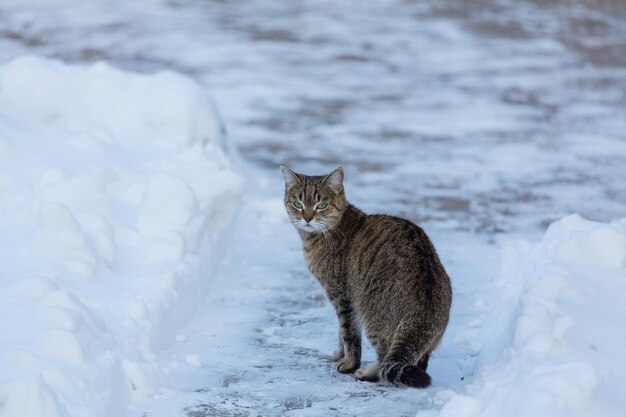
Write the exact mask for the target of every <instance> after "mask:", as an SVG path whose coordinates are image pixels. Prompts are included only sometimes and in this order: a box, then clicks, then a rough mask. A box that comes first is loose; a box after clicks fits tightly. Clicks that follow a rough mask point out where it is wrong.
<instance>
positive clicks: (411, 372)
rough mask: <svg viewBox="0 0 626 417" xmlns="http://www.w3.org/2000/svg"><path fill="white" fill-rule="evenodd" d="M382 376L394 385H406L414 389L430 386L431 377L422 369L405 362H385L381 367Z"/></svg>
mask: <svg viewBox="0 0 626 417" xmlns="http://www.w3.org/2000/svg"><path fill="white" fill-rule="evenodd" d="M380 376H381V377H382V378H384V379H386V380H387V381H389V382H391V383H392V384H394V385H400V384H402V385H406V386H408V387H413V388H426V387H428V386H430V375H428V374H427V373H426V371H424V370H423V369H422V368H420V367H418V366H414V365H409V364H408V363H403V362H387V361H385V362H384V363H383V364H382V366H381V367H380Z"/></svg>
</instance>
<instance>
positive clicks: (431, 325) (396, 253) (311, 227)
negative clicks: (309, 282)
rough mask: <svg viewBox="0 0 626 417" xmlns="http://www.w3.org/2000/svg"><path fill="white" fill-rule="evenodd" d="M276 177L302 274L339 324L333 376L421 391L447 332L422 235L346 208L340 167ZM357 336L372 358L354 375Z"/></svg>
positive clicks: (448, 293) (436, 275)
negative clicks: (322, 294)
mask: <svg viewBox="0 0 626 417" xmlns="http://www.w3.org/2000/svg"><path fill="white" fill-rule="evenodd" d="M281 169H282V172H283V176H284V178H285V199H284V202H285V207H286V209H287V213H288V215H289V217H290V219H291V221H292V223H293V224H294V226H295V227H296V229H297V231H298V233H299V235H300V238H301V239H302V245H303V249H304V258H305V261H306V264H307V267H308V269H309V270H310V271H311V273H312V274H313V275H314V276H315V277H316V278H317V280H318V281H319V282H320V284H321V285H322V287H323V288H324V290H325V291H326V295H327V296H328V298H329V300H330V301H331V303H332V305H333V307H334V308H335V311H336V313H337V316H338V318H339V346H338V348H337V350H336V351H335V352H334V353H333V355H332V359H333V360H334V361H335V364H336V367H337V370H338V371H339V372H341V373H354V374H355V377H356V379H358V380H361V381H370V382H376V381H379V380H380V379H381V378H383V379H386V380H388V381H389V382H391V383H392V384H394V385H405V386H409V387H417V388H426V387H428V386H429V385H430V383H431V377H430V375H429V374H428V373H427V372H426V369H427V367H428V360H429V358H430V354H431V352H432V351H433V350H434V349H435V348H436V347H437V345H438V344H439V342H440V340H441V338H442V336H443V333H444V330H445V328H446V326H447V324H448V318H449V313H450V306H451V302H452V288H451V284H450V279H449V277H448V275H447V274H446V271H445V270H444V268H443V265H442V264H441V262H440V260H439V257H438V255H437V252H436V251H435V248H434V247H433V245H432V243H431V241H430V239H429V238H428V236H426V233H424V231H423V230H422V229H421V228H420V227H418V226H417V225H415V224H414V223H412V222H410V221H408V220H405V219H401V218H398V217H393V216H387V215H367V214H365V213H363V212H362V211H361V210H359V209H358V208H356V207H355V206H353V205H352V204H350V203H348V201H347V200H346V196H345V192H344V187H343V179H344V172H343V169H342V168H341V167H339V168H337V169H335V170H334V171H332V172H331V173H329V174H327V175H323V176H307V175H303V174H299V173H296V172H294V171H292V170H291V169H289V168H287V167H284V166H281ZM362 330H364V331H365V334H366V335H367V338H368V339H369V341H370V343H371V344H372V346H373V347H374V349H375V350H376V354H377V361H376V363H375V364H374V365H372V366H370V367H361V332H362Z"/></svg>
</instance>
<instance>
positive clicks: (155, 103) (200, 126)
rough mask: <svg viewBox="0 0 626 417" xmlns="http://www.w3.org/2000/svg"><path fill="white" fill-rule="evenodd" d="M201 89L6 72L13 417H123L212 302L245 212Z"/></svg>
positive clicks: (7, 326) (3, 333) (3, 330)
mask: <svg viewBox="0 0 626 417" xmlns="http://www.w3.org/2000/svg"><path fill="white" fill-rule="evenodd" d="M220 131H221V130H220V123H219V119H218V118H217V117H216V115H215V112H214V109H213V105H212V103H211V100H210V98H209V96H208V95H207V94H206V93H205V92H204V91H203V89H202V88H201V87H200V86H199V85H198V84H196V83H195V82H194V81H192V80H190V79H188V78H186V77H184V76H182V75H178V74H174V73H171V72H164V73H159V74H154V75H141V74H134V73H129V72H126V71H120V70H117V69H114V68H111V67H109V66H108V65H106V64H104V63H99V64H95V65H92V66H86V67H84V66H70V65H66V64H63V63H61V62H57V61H50V60H44V59H41V58H36V57H24V58H19V59H16V60H15V61H12V62H10V63H8V64H6V65H4V66H2V67H0V230H2V234H0V315H1V316H2V317H3V320H1V321H0V417H18V416H19V417H57V416H59V417H68V416H72V417H105V416H107V417H108V416H111V417H119V416H120V415H123V414H124V410H125V408H126V405H127V403H128V400H129V399H130V398H132V397H133V396H145V395H149V394H151V393H153V392H154V390H155V389H156V387H157V386H158V384H159V379H160V377H161V375H160V370H159V368H158V367H157V366H156V362H155V361H154V360H155V358H156V354H157V353H158V352H159V351H160V350H162V349H164V348H165V347H167V346H168V345H169V344H170V343H171V342H172V341H173V340H174V338H175V336H176V334H178V333H177V329H178V328H180V326H182V325H183V324H184V323H185V322H186V321H188V320H189V318H190V317H191V315H192V313H193V312H194V310H195V308H196V307H197V305H198V303H199V302H201V301H202V300H203V297H204V296H205V295H206V292H207V290H208V285H209V282H210V276H211V268H212V266H213V264H214V260H215V256H216V254H215V250H216V248H217V246H216V239H217V238H218V237H219V235H220V233H221V232H223V231H224V229H225V228H226V227H227V226H228V224H229V223H230V221H231V220H232V217H233V215H234V213H235V211H236V210H237V207H238V204H239V195H240V188H241V187H240V185H241V179H240V177H239V175H237V174H236V173H234V172H233V171H232V169H231V167H230V162H229V157H228V155H227V154H226V152H225V151H224V148H223V143H222V141H223V139H222V137H221V136H220Z"/></svg>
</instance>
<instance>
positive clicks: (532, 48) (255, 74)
mask: <svg viewBox="0 0 626 417" xmlns="http://www.w3.org/2000/svg"><path fill="white" fill-rule="evenodd" d="M625 16H626V3H625V2H623V1H621V0H605V1H601V2H599V1H594V0H575V1H557V2H554V1H546V0H537V1H530V2H528V1H526V2H520V1H514V0H467V1H457V2H450V1H444V2H442V1H406V0H372V1H367V2H363V1H351V0H345V1H340V2H337V1H331V0H317V1H314V2H310V1H292V0H282V1H281V0H255V1H239V2H238V1H197V0H134V1H124V0H90V1H84V2H77V1H75V0H3V1H2V2H0V63H2V64H6V63H9V62H11V61H13V60H14V59H15V58H17V57H20V56H23V55H24V54H37V55H39V56H46V57H49V58H54V59H57V60H60V61H62V62H65V63H74V64H78V65H80V67H75V66H68V65H64V64H60V63H53V62H49V61H46V63H44V62H42V61H41V60H39V59H35V58H26V59H19V60H17V61H13V62H12V63H10V64H7V65H5V66H4V67H3V71H4V72H3V74H5V75H2V79H3V80H5V81H6V82H4V83H3V84H2V87H3V92H0V96H1V99H0V101H2V100H4V101H2V102H3V104H2V107H1V111H0V172H1V174H0V214H1V215H2V216H0V226H1V229H0V230H1V231H2V236H0V246H1V248H0V249H2V250H1V251H0V253H1V255H0V256H1V257H2V265H1V266H0V271H1V272H0V274H1V277H2V281H0V282H1V284H0V285H2V288H0V289H1V290H2V291H1V292H0V301H1V303H0V313H2V314H3V317H5V319H4V320H2V321H1V324H0V331H1V333H0V384H1V388H0V396H1V397H0V404H2V407H5V408H0V415H1V416H2V417H6V416H7V414H8V415H9V417H15V414H14V411H15V410H16V409H18V410H19V414H18V416H19V417H25V416H28V415H31V416H35V417H40V416H41V413H42V412H43V411H42V410H45V413H46V414H45V415H47V416H48V415H49V416H51V417H54V413H56V414H57V415H59V414H60V415H65V416H72V417H73V416H79V417H80V416H92V415H96V416H100V415H107V416H111V417H121V416H128V417H147V416H149V417H208V416H220V417H230V416H250V417H252V416H281V417H282V416H298V417H300V416H323V417H329V416H333V417H335V416H336V417H352V416H361V415H381V416H390V417H396V416H402V417H406V416H415V415H416V413H417V412H419V413H420V417H422V415H423V416H428V415H435V416H436V415H444V416H451V415H454V416H455V417H456V416H457V415H458V416H460V417H463V416H468V415H486V416H491V415H499V416H503V417H506V416H509V415H511V416H526V415H529V416H530V415H532V417H537V416H548V417H553V416H569V415H572V416H574V417H576V416H582V415H584V416H593V417H595V416H596V415H602V416H604V415H606V416H609V417H612V415H615V414H616V413H619V412H621V411H622V410H624V409H626V389H625V388H624V386H623V382H622V381H623V380H624V377H623V376H624V375H623V374H624V371H623V370H624V365H623V363H624V359H626V358H625V356H626V352H624V350H623V348H620V346H619V343H620V341H621V340H624V337H623V333H622V330H621V329H620V328H619V324H620V323H622V322H623V321H624V318H625V316H626V315H625V314H624V310H623V308H622V307H620V306H619V305H618V304H617V303H618V301H619V300H618V298H619V297H620V295H621V294H622V293H623V285H622V283H623V281H624V270H623V267H620V256H619V251H620V249H619V248H620V247H621V246H620V245H621V243H620V242H621V241H622V237H620V236H623V233H622V232H623V226H622V225H623V221H621V222H619V221H617V222H611V221H612V220H615V219H619V218H622V217H624V213H626V191H625V190H626V134H625V132H626V95H625V94H624V88H623V86H624V85H626V71H625V70H624V69H625V68H626V32H625V31H624V28H625V26H624V24H623V22H624V17H625ZM99 61H106V62H107V63H108V64H101V63H98V62H99ZM109 65H112V66H115V67H118V68H124V69H127V70H131V71H133V72H136V71H139V72H143V73H149V74H155V73H156V75H137V74H135V75H131V74H129V73H126V72H120V71H115V70H112V69H111V68H110V67H109ZM163 70H176V71H177V72H180V73H183V74H186V75H187V76H188V77H190V78H192V79H194V80H197V81H198V82H199V83H202V85H206V86H208V87H209V90H210V91H211V94H212V96H213V97H215V99H216V102H217V104H218V106H219V109H220V112H221V114H222V116H223V119H224V121H225V124H226V127H227V128H228V132H229V136H228V137H229V140H228V141H226V142H225V143H224V142H221V141H219V140H218V138H219V136H218V133H219V132H220V131H221V129H220V126H219V123H216V122H215V117H214V112H213V111H212V108H213V106H212V104H211V103H210V101H209V100H208V99H207V98H206V96H205V95H204V94H203V93H202V92H201V91H200V90H199V89H198V87H197V85H196V84H195V83H194V82H192V81H190V79H189V78H183V77H181V76H177V75H174V74H173V73H172V72H165V73H164V72H162V71H163ZM5 77H8V78H5ZM51 100H52V101H54V105H51ZM207 138H208V140H207ZM233 144H236V145H237V147H238V148H239V150H240V151H241V153H242V155H243V156H244V157H245V158H246V159H247V160H248V161H249V162H250V166H245V165H241V166H240V165H239V164H238V165H237V167H238V171H240V172H246V171H248V174H249V175H246V176H245V185H246V187H245V198H242V199H241V209H240V211H239V213H238V214H237V215H236V216H237V217H236V219H235V220H233V221H232V222H231V225H230V226H229V220H230V219H231V217H232V215H233V208H234V207H236V204H235V203H232V204H231V202H232V201H234V200H236V195H237V192H236V190H237V184H236V181H237V180H236V179H234V178H235V177H234V176H233V175H232V173H231V172H230V170H229V168H228V167H229V164H230V162H229V160H230V161H232V160H233V157H234V155H235V153H233V152H228V153H227V156H228V157H227V158H226V157H225V156H224V152H223V150H222V149H224V148H226V149H230V147H231V146H233ZM68 149H70V150H71V152H69V151H68ZM201 155H202V156H201ZM280 164H288V165H289V166H290V167H292V168H294V169H296V170H299V171H302V172H305V173H309V174H320V173H323V172H329V171H330V170H331V169H333V168H335V167H336V166H337V165H342V166H343V167H344V168H345V171H346V191H347V195H348V198H349V199H350V201H351V202H353V203H355V204H356V205H358V206H359V207H361V208H362V209H364V210H366V211H367V212H384V213H390V214H396V215H401V216H404V217H407V218H409V219H411V220H413V221H415V222H417V223H418V224H420V225H421V226H422V227H423V228H424V229H425V230H426V232H427V233H428V234H429V235H430V236H431V238H432V240H433V242H434V244H435V246H436V248H437V250H438V252H439V255H440V256H441V258H442V261H443V263H444V265H445V266H446V269H447V270H448V272H449V273H450V276H451V279H452V283H453V287H454V303H453V307H452V312H451V321H450V324H449V327H448V329H447V331H446V334H445V337H444V339H443V340H442V343H441V345H440V347H439V348H438V349H437V351H436V352H435V354H434V355H433V358H432V360H431V363H430V365H429V372H430V373H431V375H432V377H433V385H432V386H431V387H429V388H428V389H426V390H403V389H397V388H395V387H393V386H390V385H389V384H384V383H380V384H365V383H358V382H355V381H354V379H353V378H352V377H351V376H348V375H341V374H338V373H337V372H336V371H335V369H334V364H333V363H332V361H331V360H330V358H329V355H330V353H331V351H332V350H333V348H334V345H335V343H336V321H335V320H336V319H335V317H334V313H333V311H332V307H331V306H330V305H329V304H328V303H327V301H326V300H325V296H324V294H323V291H322V290H321V288H320V287H319V285H318V284H317V283H316V282H315V281H314V280H313V279H312V278H311V276H310V274H309V273H308V272H307V271H306V267H305V266H304V263H303V260H302V254H301V248H300V242H299V240H298V237H297V235H296V233H295V231H294V230H293V228H292V226H291V225H290V224H289V223H288V222H287V219H286V216H285V213H284V208H283V207H282V199H281V197H282V196H281V194H282V183H281V175H280V172H279V170H277V169H276V167H277V166H278V165H280ZM35 167H39V168H38V169H35ZM253 167H254V168H253ZM199 183H202V185H199ZM205 185H206V186H205ZM243 189H244V188H243V187H242V190H243ZM242 193H243V191H242ZM170 196H171V197H170ZM194 199H195V200H194ZM208 202H210V203H208ZM68 211H69V213H68ZM94 213H95V214H94ZM571 213H580V215H581V216H582V217H584V218H588V219H592V220H595V221H597V222H600V223H593V222H590V221H587V220H583V219H582V218H580V217H569V216H568V215H570V214H571ZM563 218H564V219H563ZM560 219H563V220H560ZM105 220H106V221H105ZM107 222H108V223H107ZM201 222H205V225H206V227H204V226H201V225H199V223H201ZM551 224H552V226H549V225H551ZM227 228H228V229H227ZM181 229H184V230H181ZM546 230H548V232H547V234H546ZM205 234H206V235H205ZM544 234H545V236H544ZM208 235H211V237H210V238H209V236H208ZM215 235H218V236H220V237H219V241H216V242H217V243H215V244H211V243H210V241H211V240H213V239H215V237H214V236H215ZM542 236H543V239H542ZM517 239H522V240H523V241H525V242H539V243H523V242H522V241H520V240H517ZM197 242H200V243H198V244H197V245H196V243H197ZM27 248H28V249H27ZM31 248H32V250H31ZM218 248H219V254H220V255H219V263H218V266H217V268H216V272H215V273H211V272H210V271H209V270H210V269H211V265H212V264H213V263H214V262H213V260H214V259H215V258H216V256H215V255H216V249H218ZM194 254H195V255H198V258H197V259H198V263H197V264H194V263H193V262H194V261H192V259H194V258H193V255H194ZM200 254H201V256H200ZM6 259H8V261H7V260H6ZM180 259H182V260H183V261H182V263H181V262H179V260H180ZM200 260H204V261H206V265H200V264H199V261H200ZM175 265H176V266H175ZM181 265H182V266H181ZM622 265H623V264H622ZM200 270H202V271H207V272H206V273H203V275H204V278H201V277H200V275H198V274H196V272H197V271H200ZM499 270H500V271H501V272H498V271H499ZM171 271H175V272H174V273H172V274H170V275H168V273H169V272H171ZM166 275H167V276H166ZM18 278H19V280H18ZM207 280H208V281H211V287H210V290H209V291H207V289H206V286H205V285H208V284H207ZM148 288H151V290H148ZM172 288H173V290H172ZM190 288H193V291H192V290H191V289H190ZM58 289H60V290H61V291H63V293H61V295H59V294H57V295H53V294H50V293H57V290H58ZM65 293H67V295H65ZM46 294H49V295H46ZM29 300H30V301H29ZM78 303H80V304H78ZM68 306H69V307H68ZM196 307H197V309H196ZM193 310H195V311H196V313H195V314H191V312H192V311H193ZM172 312H176V313H175V314H172ZM27 318H28V319H27ZM187 319H190V320H189V321H188V322H187ZM185 322H187V324H185V325H183V324H184V323H185ZM72 329H73V330H72ZM76 340H77V341H78V342H76ZM620 349H622V350H620ZM364 359H365V361H366V362H370V361H372V360H373V359H374V357H373V352H372V351H371V349H370V348H369V346H367V344H366V346H365V351H364ZM29 370H30V371H29ZM126 405H128V408H127V409H126ZM2 413H4V415H3V414H2Z"/></svg>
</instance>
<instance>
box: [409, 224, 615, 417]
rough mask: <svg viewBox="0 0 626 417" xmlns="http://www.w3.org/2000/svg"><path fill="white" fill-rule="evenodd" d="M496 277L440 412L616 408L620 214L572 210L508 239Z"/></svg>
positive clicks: (463, 416) (561, 412) (589, 412)
mask: <svg viewBox="0 0 626 417" xmlns="http://www.w3.org/2000/svg"><path fill="white" fill-rule="evenodd" d="M494 285H495V288H494V293H493V294H492V298H493V300H494V301H493V302H492V306H493V310H492V311H488V312H487V314H488V316H491V317H496V318H497V319H496V320H489V321H485V323H484V324H485V326H484V328H483V329H482V331H481V334H480V339H481V340H483V341H485V342H484V345H485V346H484V347H485V348H484V349H482V351H481V352H480V356H479V359H478V363H477V367H476V370H475V372H474V376H473V378H472V380H471V382H470V383H469V385H468V386H467V387H466V389H465V391H466V392H465V393H463V394H458V395H455V396H453V397H452V398H451V399H450V400H449V401H448V402H446V403H445V405H444V406H443V408H442V409H441V411H440V413H439V415H440V416H452V415H454V416H459V417H474V416H502V415H507V416H537V415H541V416H549V417H552V416H554V417H556V416H595V415H602V416H618V415H621V412H622V410H623V408H622V404H621V401H622V400H621V399H619V391H620V389H619V385H620V383H621V382H620V381H624V379H625V378H626V369H625V368H624V367H623V366H621V365H620V362H621V360H622V359H623V356H624V348H623V346H622V343H621V341H623V340H625V338H626V330H624V327H623V325H622V324H621V323H622V319H623V317H625V314H626V307H625V306H624V303H623V302H622V300H621V297H620V294H623V292H624V291H626V219H622V220H620V221H614V222H611V223H598V222H592V221H589V220H585V219H583V218H582V217H581V216H579V215H570V216H567V217H565V218H563V219H562V220H560V221H558V222H555V223H553V224H551V225H550V227H549V228H548V230H547V231H546V233H545V235H544V237H543V239H542V240H541V241H540V242H538V243H535V244H530V243H528V242H526V241H518V242H515V243H510V244H509V245H508V246H507V247H506V248H505V250H504V254H503V259H502V270H501V272H500V275H499V278H498V279H497V280H496V281H495V282H494ZM417 415H418V416H429V415H435V414H433V413H432V412H419V413H418V414H417Z"/></svg>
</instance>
